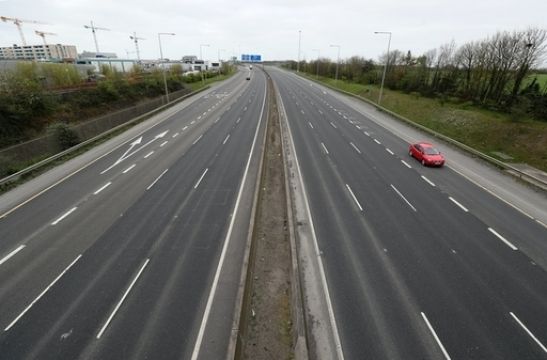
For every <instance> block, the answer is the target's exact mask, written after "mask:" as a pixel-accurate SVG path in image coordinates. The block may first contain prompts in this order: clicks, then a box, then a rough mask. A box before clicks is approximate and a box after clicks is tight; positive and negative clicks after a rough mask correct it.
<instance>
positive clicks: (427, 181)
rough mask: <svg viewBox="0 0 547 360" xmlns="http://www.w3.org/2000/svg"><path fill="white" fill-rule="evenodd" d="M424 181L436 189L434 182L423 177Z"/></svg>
mask: <svg viewBox="0 0 547 360" xmlns="http://www.w3.org/2000/svg"><path fill="white" fill-rule="evenodd" d="M421 177H422V179H424V181H425V182H426V183H428V184H429V185H431V186H433V187H435V183H433V181H431V180H429V179H428V178H426V177H425V176H423V175H421Z"/></svg>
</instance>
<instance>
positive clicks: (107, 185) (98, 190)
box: [93, 181, 112, 195]
mask: <svg viewBox="0 0 547 360" xmlns="http://www.w3.org/2000/svg"><path fill="white" fill-rule="evenodd" d="M110 185H112V182H111V181H109V182H107V183H106V184H104V185H103V186H102V187H100V188H99V189H97V191H95V192H94V193H93V195H98V194H99V193H100V192H101V191H103V190H104V189H106V188H107V187H109V186H110Z"/></svg>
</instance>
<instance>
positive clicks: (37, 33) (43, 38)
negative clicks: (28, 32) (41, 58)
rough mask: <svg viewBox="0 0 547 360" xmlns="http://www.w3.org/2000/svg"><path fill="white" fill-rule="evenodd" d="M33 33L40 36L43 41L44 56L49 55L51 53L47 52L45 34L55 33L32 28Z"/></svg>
mask: <svg viewBox="0 0 547 360" xmlns="http://www.w3.org/2000/svg"><path fill="white" fill-rule="evenodd" d="M34 33H35V34H36V35H38V36H39V37H41V38H42V40H43V41H44V54H46V56H49V57H51V54H48V48H47V42H46V35H57V34H54V33H50V32H45V31H38V30H34Z"/></svg>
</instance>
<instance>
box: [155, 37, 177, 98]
mask: <svg viewBox="0 0 547 360" xmlns="http://www.w3.org/2000/svg"><path fill="white" fill-rule="evenodd" d="M161 35H171V36H173V35H175V33H158V43H159V45H160V63H162V62H163V61H164V59H163V50H162V48H161ZM162 70H163V71H162V74H163V86H164V88H165V99H166V100H167V103H169V90H168V89H167V78H166V76H165V70H166V69H165V66H164V67H163V69H162Z"/></svg>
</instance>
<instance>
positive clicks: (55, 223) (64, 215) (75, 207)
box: [51, 206, 78, 225]
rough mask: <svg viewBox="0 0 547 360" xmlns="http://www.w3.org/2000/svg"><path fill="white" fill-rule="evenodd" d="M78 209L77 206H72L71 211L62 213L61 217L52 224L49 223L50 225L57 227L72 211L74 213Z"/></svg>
mask: <svg viewBox="0 0 547 360" xmlns="http://www.w3.org/2000/svg"><path fill="white" fill-rule="evenodd" d="M77 208H78V207H77V206H74V207H73V208H72V209H70V210H68V211H67V212H66V213H64V214H63V215H61V216H60V217H59V218H58V219H57V220H55V221H54V222H52V223H51V225H57V224H58V223H60V222H61V221H63V220H64V219H65V218H66V217H67V216H68V215H70V214H72V213H73V212H74V211H76V209H77Z"/></svg>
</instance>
